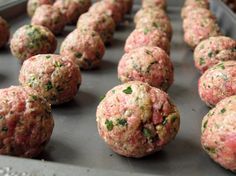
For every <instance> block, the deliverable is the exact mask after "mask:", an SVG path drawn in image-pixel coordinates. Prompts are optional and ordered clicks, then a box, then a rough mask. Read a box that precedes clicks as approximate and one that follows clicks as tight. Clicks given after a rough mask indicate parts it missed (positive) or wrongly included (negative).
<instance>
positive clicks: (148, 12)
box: [134, 7, 169, 24]
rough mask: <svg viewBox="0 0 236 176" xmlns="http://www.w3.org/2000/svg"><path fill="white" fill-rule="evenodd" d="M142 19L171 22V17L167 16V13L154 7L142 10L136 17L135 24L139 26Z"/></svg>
mask: <svg viewBox="0 0 236 176" xmlns="http://www.w3.org/2000/svg"><path fill="white" fill-rule="evenodd" d="M142 18H145V19H164V20H168V21H169V17H168V16H167V14H166V12H165V11H164V10H162V9H160V8H157V7H153V8H145V9H144V8H142V9H140V10H139V11H138V12H137V13H136V14H135V17H134V22H135V23H136V24H137V23H138V21H139V20H141V19H142Z"/></svg>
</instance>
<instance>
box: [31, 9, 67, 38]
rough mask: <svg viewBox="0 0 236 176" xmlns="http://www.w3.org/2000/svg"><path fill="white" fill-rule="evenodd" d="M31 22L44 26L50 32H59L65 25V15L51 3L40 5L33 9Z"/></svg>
mask: <svg viewBox="0 0 236 176" xmlns="http://www.w3.org/2000/svg"><path fill="white" fill-rule="evenodd" d="M31 24H35V25H41V26H45V27H47V28H48V29H49V30H51V31H52V33H54V34H60V33H61V32H62V31H63V29H64V27H65V25H66V17H65V16H64V15H63V14H62V13H61V11H60V10H59V9H58V8H56V7H54V6H52V5H42V6H40V7H38V8H37V10H36V11H35V13H34V16H33V18H32V20H31Z"/></svg>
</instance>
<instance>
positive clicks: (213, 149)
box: [204, 147, 216, 154]
mask: <svg viewBox="0 0 236 176" xmlns="http://www.w3.org/2000/svg"><path fill="white" fill-rule="evenodd" d="M204 148H205V149H206V151H208V152H209V153H210V154H215V153H216V149H215V148H212V147H204Z"/></svg>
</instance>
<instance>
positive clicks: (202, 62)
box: [199, 57, 206, 65]
mask: <svg viewBox="0 0 236 176" xmlns="http://www.w3.org/2000/svg"><path fill="white" fill-rule="evenodd" d="M205 63H206V62H205V60H204V59H203V58H202V57H201V58H200V62H199V64H200V65H203V64H205Z"/></svg>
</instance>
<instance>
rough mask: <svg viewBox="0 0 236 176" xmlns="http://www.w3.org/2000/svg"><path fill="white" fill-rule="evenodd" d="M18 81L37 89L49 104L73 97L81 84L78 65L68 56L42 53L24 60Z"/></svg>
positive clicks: (65, 100) (59, 102) (60, 102)
mask: <svg viewBox="0 0 236 176" xmlns="http://www.w3.org/2000/svg"><path fill="white" fill-rule="evenodd" d="M19 81H20V83H21V84H22V85H23V86H28V87H31V88H33V89H35V90H36V91H38V92H39V93H40V94H41V95H42V96H44V97H45V98H46V99H47V101H48V102H49V103H51V104H53V105H54V104H62V103H64V102H68V101H70V100H71V99H73V98H74V97H75V95H76V94H77V91H78V89H79V86H80V84H81V75H80V70H79V68H78V66H77V65H76V64H75V63H74V62H73V61H72V60H71V59H70V58H68V57H65V56H60V55H54V54H42V55H36V56H33V57H31V58H29V59H28V60H26V61H25V62H24V64H23V65H22V67H21V70H20V76H19Z"/></svg>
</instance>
